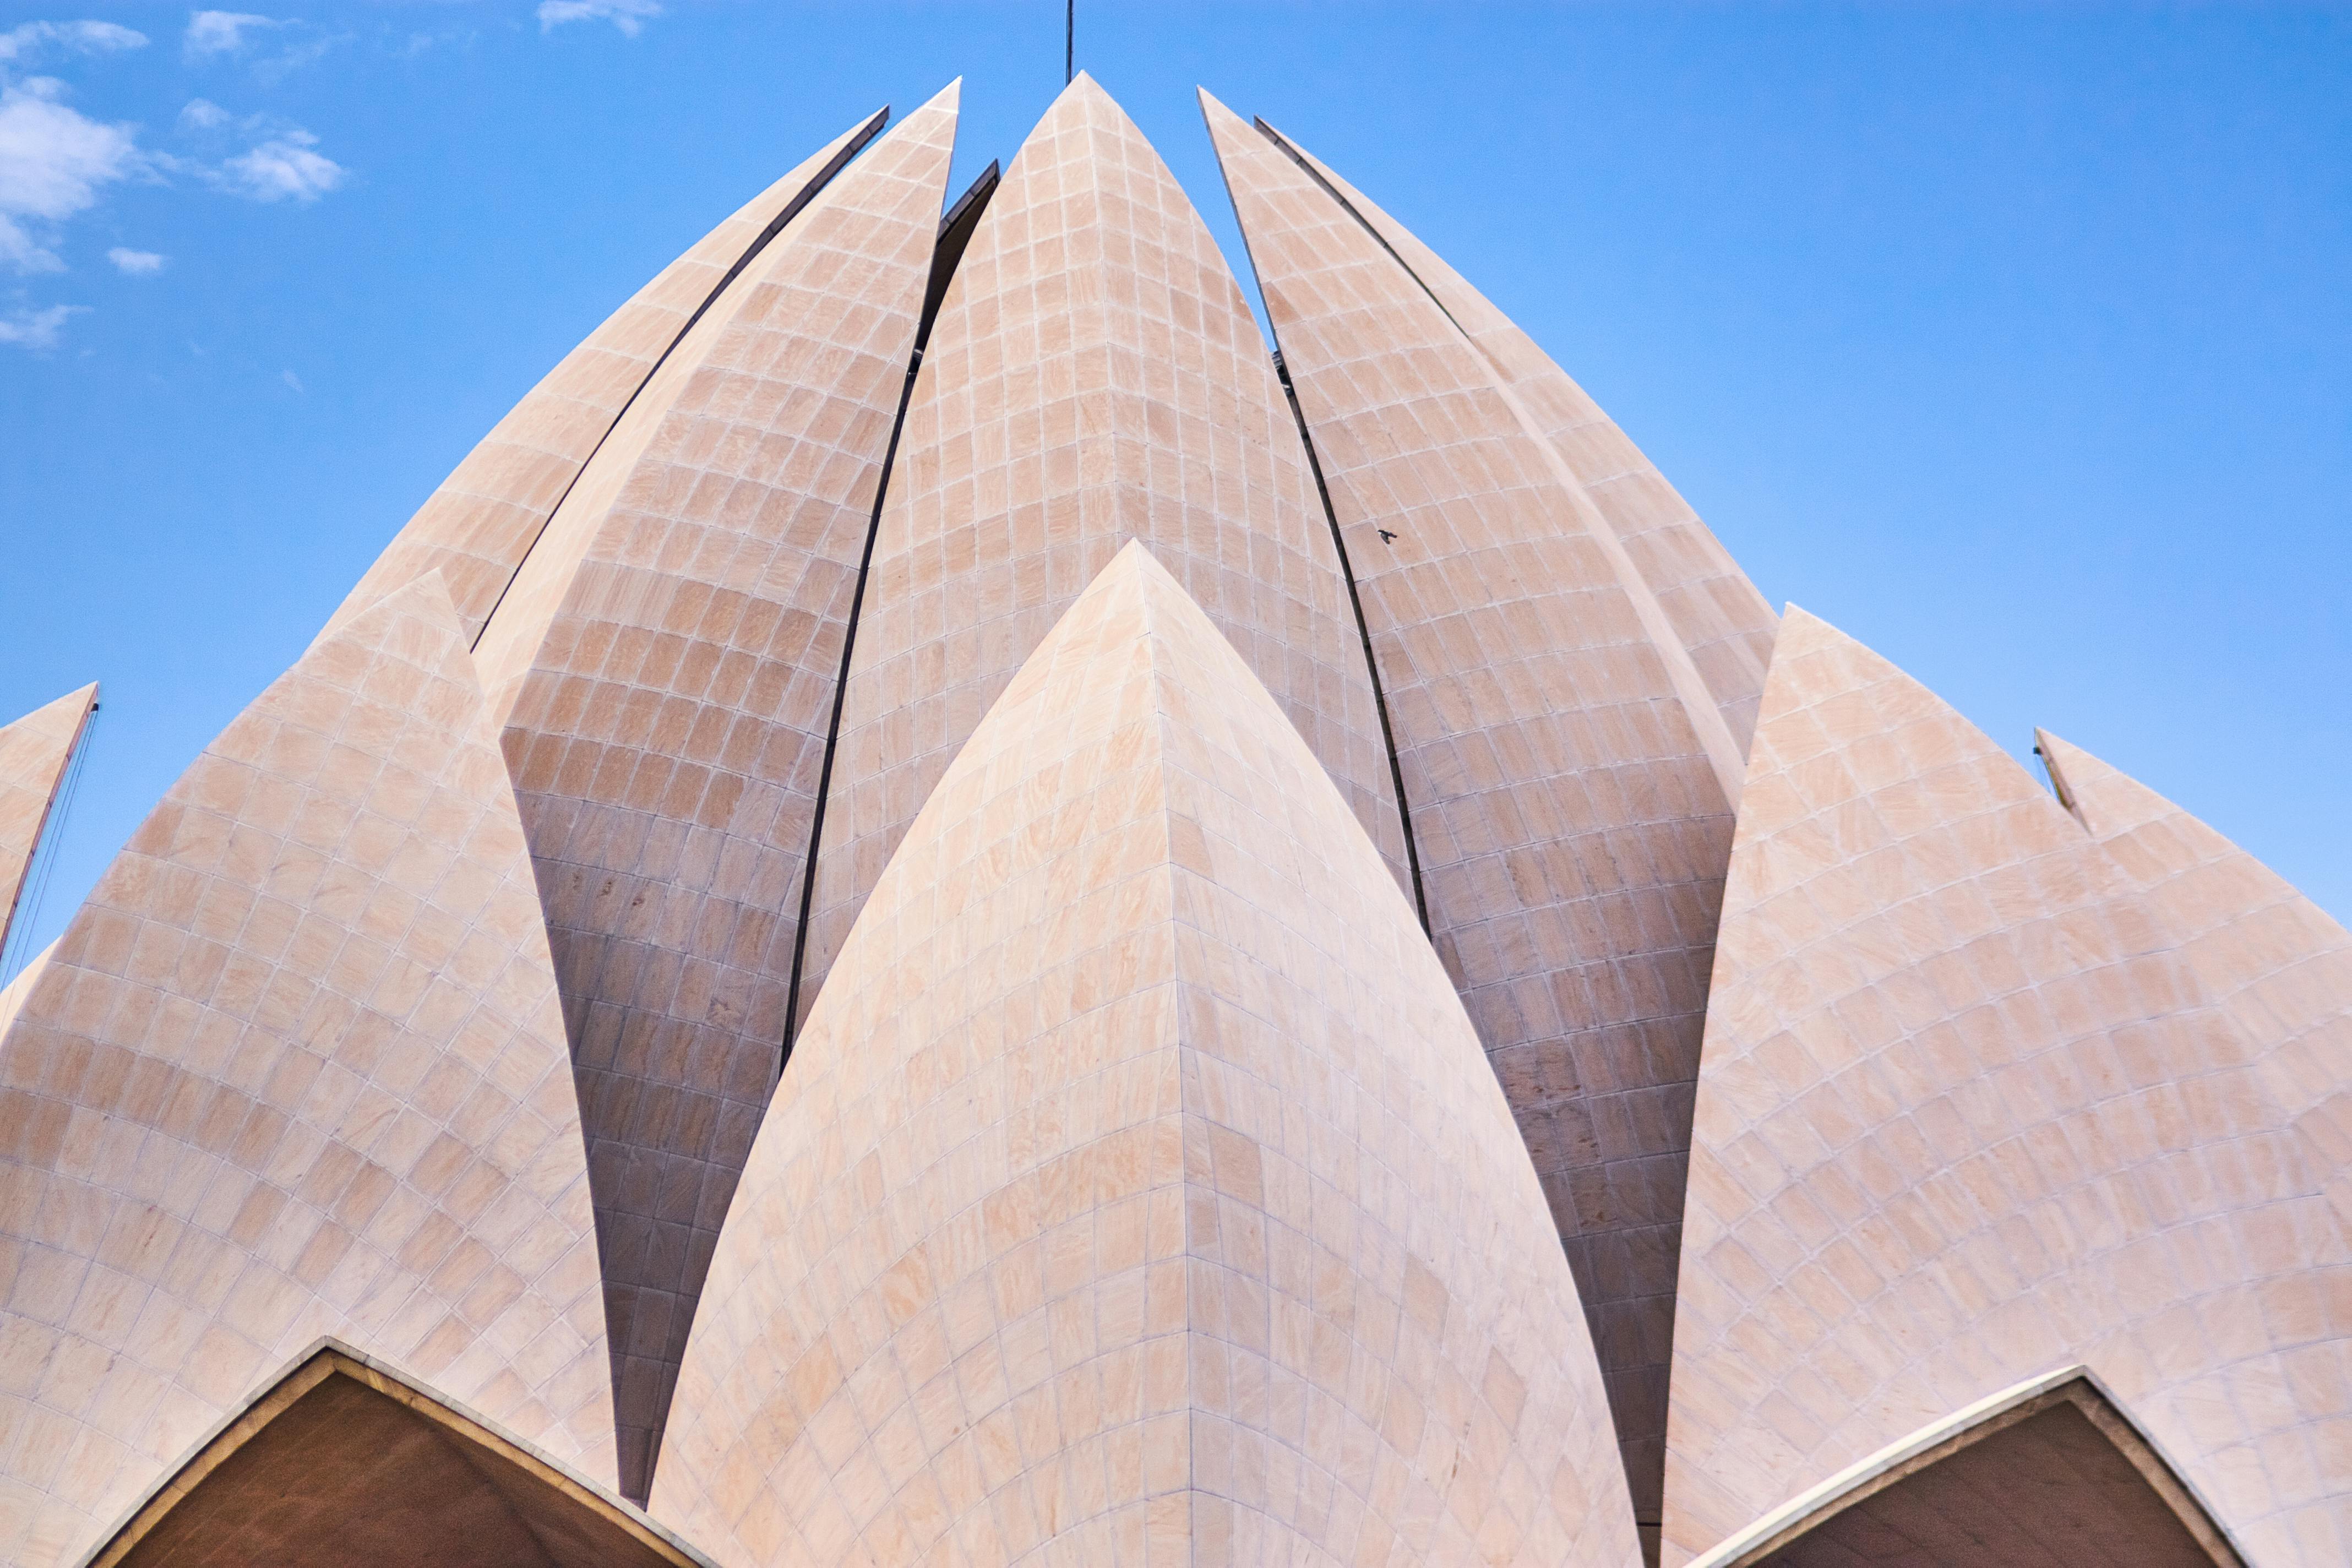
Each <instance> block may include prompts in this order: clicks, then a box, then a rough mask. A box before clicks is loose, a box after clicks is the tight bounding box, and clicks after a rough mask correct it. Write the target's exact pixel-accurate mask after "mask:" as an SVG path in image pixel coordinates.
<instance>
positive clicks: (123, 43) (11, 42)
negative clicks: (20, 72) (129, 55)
mask: <svg viewBox="0 0 2352 1568" xmlns="http://www.w3.org/2000/svg"><path fill="white" fill-rule="evenodd" d="M146 43H147V35H146V34H144V33H139V32H133V31H132V30H131V29H130V28H129V27H122V26H116V25H115V24H114V23H112V22H26V23H25V24H24V25H23V26H16V27H11V28H9V29H8V30H7V31H6V32H5V33H0V65H18V66H23V65H29V64H31V63H32V62H33V61H34V60H36V59H37V58H40V57H41V56H42V55H44V54H53V55H98V54H106V53H110V52H111V51H113V50H116V49H136V48H143V47H146Z"/></svg>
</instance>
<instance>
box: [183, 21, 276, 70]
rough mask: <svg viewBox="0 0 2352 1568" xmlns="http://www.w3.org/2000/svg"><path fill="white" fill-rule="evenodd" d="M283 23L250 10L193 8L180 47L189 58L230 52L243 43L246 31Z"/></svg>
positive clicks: (231, 53)
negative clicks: (194, 9) (204, 9)
mask: <svg viewBox="0 0 2352 1568" xmlns="http://www.w3.org/2000/svg"><path fill="white" fill-rule="evenodd" d="M284 25H285V24H283V23H281V22H279V21H278V19H277V18H276V17H274V16H255V15H254V14H253V13H252V12H250V11H193V12H190V13H189V15H188V31H187V35H186V36H185V37H184V38H183V39H182V40H181V47H182V48H183V49H184V50H185V51H186V52H187V56H188V58H190V59H192V60H203V59H210V58H213V57H215V56H216V55H233V54H236V52H237V51H238V50H240V49H242V48H244V47H245V45H246V35H247V33H250V32H255V31H257V30H259V29H262V28H266V27H278V26H284Z"/></svg>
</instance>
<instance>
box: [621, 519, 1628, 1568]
mask: <svg viewBox="0 0 2352 1568" xmlns="http://www.w3.org/2000/svg"><path fill="white" fill-rule="evenodd" d="M654 1512H655V1515H656V1518H657V1519H659V1520H661V1521H664V1522H666V1523H669V1524H671V1525H672V1526H673V1527H674V1528H676V1529H677V1530H679V1531H681V1532H682V1533H685V1534H687V1535H688V1536H690V1537H691V1538H692V1539H694V1540H696V1541H698V1542H700V1543H701V1544H702V1545H703V1546H704V1547H705V1549H707V1550H709V1552H711V1553H712V1554H713V1555H714V1556H715V1557H717V1558H718V1559H719V1561H720V1562H721V1563H726V1564H728V1565H729V1568H755V1565H765V1564H781V1563H793V1564H796V1565H797V1564H809V1565H812V1568H814V1565H820V1564H827V1563H963V1564H972V1565H975V1568H977V1565H982V1564H993V1563H1014V1562H1021V1563H1074V1564H1075V1563H1146V1562H1152V1563H1160V1562H1164V1563H1294V1564H1300V1565H1302V1568H1303V1565H1307V1564H1317V1563H1363V1564H1381V1563H1397V1564H1403V1563H1467V1562H1471V1561H1479V1562H1488V1563H1522V1562H1523V1563H1543V1564H1547V1565H1551V1564H1584V1563H1609V1564H1614V1565H1621V1568H1630V1565H1631V1564H1633V1563H1636V1562H1637V1561H1638V1555H1637V1552H1636V1547H1635V1543H1634V1536H1633V1522H1632V1519H1631V1515H1630V1510H1628V1508H1627V1506H1626V1501H1625V1494H1624V1491H1623V1489H1622V1480H1621V1477H1620V1472H1619V1467H1618V1464H1617V1461H1616V1456H1615V1451H1614V1443H1613V1439H1612V1433H1611V1430H1610V1426H1609V1422H1608V1417H1607V1415H1606V1412H1605V1409H1604V1395H1603V1393H1602V1391H1601V1385H1600V1380H1599V1377H1598V1375H1597V1373H1596V1369H1595V1367H1594V1364H1593V1362H1592V1358H1591V1347H1590V1344H1589V1342H1588V1341H1587V1339H1586V1335H1585V1332H1584V1330H1583V1326H1582V1322H1581V1317H1580V1313H1579V1311H1578V1310H1577V1305H1576V1300H1575V1289H1574V1285H1573V1282H1572V1280H1571V1279H1570V1274H1569V1271H1568V1269H1567V1268H1566V1267H1565V1265H1564V1264H1563V1262H1562V1260H1561V1259H1560V1258H1559V1254H1558V1252H1557V1250H1556V1248H1555V1247H1554V1245H1553V1242H1552V1237H1551V1230H1550V1226H1549V1219H1548V1217H1547V1215H1545V1213H1544V1208H1543V1201H1542V1196H1541V1194H1540V1192H1539V1190H1538V1185H1537V1183H1536V1180H1535V1177H1534V1174H1533V1173H1532V1171H1531V1170H1530V1169H1529V1167H1528V1161H1527V1158H1526V1155H1525V1153H1524V1152H1522V1151H1521V1149H1520V1148H1519V1146H1518V1144H1517V1140H1516V1139H1515V1138H1514V1137H1513V1136H1512V1129H1511V1121H1510V1114H1509V1110H1508V1108H1507V1106H1506V1104H1505V1102H1504V1100H1503V1098H1502V1096H1501V1094H1500V1093H1499V1092H1498V1091H1497V1089H1496V1084H1495V1082H1494V1079H1493V1077H1492V1075H1491V1074H1489V1073H1488V1072H1487V1071H1486V1069H1485V1068H1484V1066H1483V1064H1482V1062H1481V1060H1480V1055H1479V1047H1478V1044H1477V1041H1476V1038H1475V1036H1474V1034H1473V1033H1472V1030H1471V1028H1470V1026H1469V1022H1468V1020H1467V1018H1466V1017H1465V1016H1464V1014H1463V1012H1462V1009H1461V1006H1460V1005H1459V1003H1458V1002H1457V1001H1456V1000H1455V998H1454V995H1453V994H1452V992H1451V990H1450V988H1449V986H1448V985H1447V984H1446V981H1445V977H1444V974H1443V973H1441V971H1440V970H1439V967H1438V965H1437V964H1436V963H1435V962H1434V960H1433V957H1432V956H1431V954H1430V952H1429V949H1428V947H1427V945H1426V943H1425V942H1423V939H1422V935H1421V932H1420V931H1419V930H1418V929H1417V927H1416V925H1415V923H1414V921H1413V918H1412V911H1411V909H1410V906H1409V905H1408V904H1407V903H1406V901H1405V900H1404V899H1403V898H1402V896H1401V895H1400V893H1399V891H1398V889H1397V888H1396V886H1395V884H1394V882H1393V880H1392V878H1391V873H1390V871H1389V869H1388V868H1386V867H1385V866H1384V864H1383V862H1382V859H1381V857H1380V856H1379V855H1378V853H1377V852H1376V851H1375V850H1374V849H1373V847H1372V846H1371V844H1370V842H1369V840H1367V839H1366V838H1365V837H1364V836H1363V834H1362V831H1361V829H1360V827H1359V826H1357V825H1356V823H1355V821H1354V819H1353V818H1352V816H1351V814H1350V813H1349V808H1348V807H1347V805H1345V804H1344V802H1343V800H1342V798H1341V796H1340V795H1339V793H1338V791H1337V790H1336V789H1335V788H1334V786H1333V785H1332V784H1331V783H1330V782H1329V780H1328V776H1327V775H1326V774H1325V773H1324V771H1323V769H1322V767H1321V766H1320V765H1319V764H1318V761H1317V759H1316V758H1315V756H1314V755H1313V753H1312V752H1309V751H1308V750H1307V747H1306V746H1305V745H1304V744H1303V743H1302V742H1301V740H1300V738H1299V736H1298V734H1297V731H1295V730H1294V729H1293V728H1292V726H1291V724H1290V723H1289V722H1288V721H1287V720H1286V716H1285V714H1284V713H1283V711H1282V710H1281V709H1280V707H1279V706H1278V705H1277V704H1276V701H1275V700H1273V699H1272V698H1271V697H1270V696H1269V694H1268V693H1267V692H1266V691H1265V689H1264V688H1263V687H1262V686H1261V685H1260V684H1259V683H1258V682H1257V680H1256V679H1255V677H1254V676H1253V675H1252V674H1251V672H1250V670H1249V668H1248V666H1247V664H1246V663H1245V661H1244V659H1243V658H1241V657H1239V656H1238V655H1237V654H1236V653H1235V652H1234V649H1233V648H1232V647H1230V645H1228V644H1226V643H1225V642H1224V641H1223V638H1222V637H1220V636H1219V634H1218V633H1217V631H1216V630H1215V628H1214V627H1213V626H1212V624H1211V623H1210V621H1209V619H1208V618H1207V617H1206V616H1204V615H1203V614H1202V612H1201V611H1200V609H1199V608H1197V607H1196V606H1195V605H1192V602H1191V601H1190V600H1189V599H1187V598H1186V597H1185V595H1184V594H1183V593H1182V591H1181V588H1180V587H1179V586H1178V585H1177V584H1176V583H1175V582H1174V580H1173V579H1172V578H1171V577H1170V576H1169V575H1168V574H1167V573H1166V572H1165V571H1164V570H1162V569H1161V568H1160V565H1159V564H1158V563H1157V562H1156V561H1154V560H1153V559H1152V557H1151V556H1150V553H1149V552H1146V551H1145V550H1144V549H1143V548H1142V546H1140V545H1139V544H1131V545H1129V547H1128V548H1127V549H1126V550H1125V551H1123V552H1121V553H1120V554H1119V555H1118V557H1117V559H1116V560H1115V561H1114V563H1112V564H1111V566H1110V567H1109V568H1108V571H1106V572H1105V573H1104V574H1103V575H1102V576H1101V577H1100V578H1099V579H1097V582H1096V583H1095V584H1094V585H1093V586H1092V587H1091V588H1090V589H1088V590H1087V592H1086V593H1085V594H1084V595H1082V596H1081V597H1080V598H1079V599H1078V600H1077V601H1076V604H1075V605H1073V606H1072V607H1071V609H1070V610H1069V611H1068V612H1067V614H1066V616H1064V617H1063V619H1062V620H1061V621H1060V623H1059V624H1058V625H1057V626H1056V627H1055V628H1054V629H1053V631H1052V633H1051V635H1050V636H1049V637H1046V638H1045V640H1044V642H1043V643H1042V644H1041V646H1040V647H1038V648H1037V649H1036V650H1035V652H1034V655H1033V656H1032V657H1031V658H1030V659H1029V660H1028V662H1027V663H1026V664H1025V665H1024V667H1023V668H1022V670H1021V671H1020V673H1019V674H1018V676H1017V677H1016V679H1014V680H1013V682H1012V684H1011V686H1010V687H1009V688H1008V689H1007V690H1006V691H1005V692H1004V693H1003V697H1002V698H1001V699H1000V700H999V701H998V702H997V704H996V705H995V707H994V708H993V709H992V710H991V711H990V713H989V714H988V715H987V717H986V718H985V719H984V720H983V721H982V723H981V724H980V725H979V726H978V728H977V729H976V731H974V733H973V735H972V736H971V740H970V742H969V743H968V744H967V745H966V746H965V747H964V748H963V750H962V752H961V754H960V755H959V756H958V757H957V759H956V760H955V762H954V763H953V764H952V765H951V766H950V768H949V770H948V771H947V773H946V774H945V776H944V777H943V779H942V780H941V782H940V786H939V788H938V790H937V792H936V793H935V794H934V795H932V796H931V798H930V799H929V802H928V803H927V804H926V805H924V807H923V810H922V813H921V815H920V816H919V817H918V818H917V820H916V822H915V825H914V826H913V827H912V829H911V830H910V831H909V833H908V837H907V839H906V841H905V843H904V844H903V845H902V846H901V847H900V849H899V851H898V855H897V857H896V858H894V859H893V860H892V861H891V863H890V866H889V868H888V869H887V871H886V872H885V873H884V874H883V877H882V879H881V880H880V881H879V883H878V884H877V887H876V889H875V890H874V894H873V897H872V898H871V899H870V900H868V901H867V903H866V908H865V911H864V913H863V914H862V915H861V917H860V918H859V921H858V922H857V924H856V928H855V929H854V931H852V933H851V936H850V938H849V941H848V942H847V944H846V945H845V948H844V951H843V953H842V957H841V961H840V963H839V964H838V965H837V966H836V968H835V980H834V984H831V985H829V986H828V987H827V988H826V990H825V992H824V996H823V997H822V998H821V999H820V1000H819V1002H818V1004H817V1006H816V1009H815V1011H814V1013H813V1014H812V1015H811V1017H810V1020H809V1024H808V1026H807V1028H806V1030H805V1032H804V1033H803V1035H802V1037H801V1040H800V1043H799V1045H798V1047H796V1050H795V1053H794V1056H793V1063H792V1067H791V1068H790V1070H789V1071H788V1072H787V1074H786V1075H785V1081H784V1083H783V1085H782V1089H781V1091H780V1093H779V1096H778V1099H777V1101H776V1104H775V1107H774V1109H773V1110H772V1111H771V1112H770V1115H769V1119H768V1121H767V1124H766V1126H765V1127H764V1128H763V1129H762V1131H761V1139H760V1142H759V1145H758V1147H757V1148H756V1149H755V1150H754V1152H753V1154H752V1159H751V1165H750V1167H749V1168H748V1169H747V1171H746V1173H745V1178H744V1190H743V1193H742V1195H741V1199H740V1202H739V1203H738V1205H737V1207H736V1212H735V1213H734V1215H731V1216H730V1222H729V1229H728V1232H727V1234H726V1237H725V1238H724V1239H723V1241H722V1243H721V1247H720V1251H719V1258H718V1260H717V1262H716V1263H715V1264H714V1266H713V1268H712V1273H711V1282H710V1288H709V1293H708V1295H707V1297H706V1299H705V1302H704V1307H703V1310H702V1312H701V1314H700V1316H699V1317H698V1321H697V1322H696V1325H695V1331H694V1338H693V1342H692V1343H691V1346H690V1347H689V1350H688V1358H687V1364H686V1368H685V1371H684V1373H683V1374H682V1376H681V1378H680V1383H679V1399H678V1406H677V1415H676V1416H675V1417H674V1425H673V1427H672V1432H671V1437H670V1446H669V1450H668V1452H667V1455H666V1457H665V1459H664V1463H663V1466H662V1468H661V1470H660V1472H659V1474H658V1476H657V1478H656V1488H655V1495H654Z"/></svg>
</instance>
